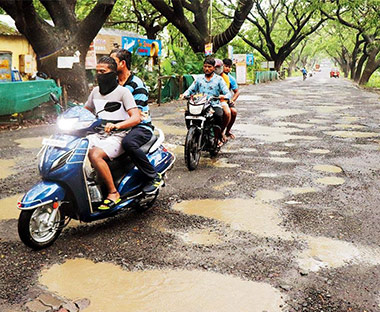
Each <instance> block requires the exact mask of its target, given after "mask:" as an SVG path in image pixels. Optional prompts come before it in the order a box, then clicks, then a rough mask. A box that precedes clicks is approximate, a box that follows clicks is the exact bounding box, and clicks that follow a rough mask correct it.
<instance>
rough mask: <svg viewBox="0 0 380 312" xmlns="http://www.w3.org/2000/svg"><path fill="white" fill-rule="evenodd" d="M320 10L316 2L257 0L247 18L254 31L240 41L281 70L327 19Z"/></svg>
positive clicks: (309, 0) (302, 0)
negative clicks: (295, 51) (285, 62)
mask: <svg viewBox="0 0 380 312" xmlns="http://www.w3.org/2000/svg"><path fill="white" fill-rule="evenodd" d="M225 1H227V0H225ZM229 3H231V0H229ZM321 6H322V5H321V4H320V3H319V1H317V0H293V1H286V0H271V1H262V0H254V10H252V11H251V13H250V14H249V15H248V17H247V20H248V21H249V22H250V23H251V25H252V26H253V27H251V28H250V29H249V30H248V31H246V32H244V33H241V34H240V37H241V38H242V39H243V40H244V41H245V42H246V43H247V44H248V45H249V46H251V47H252V48H254V49H255V50H256V51H258V52H259V53H260V54H261V55H263V56H264V57H265V58H266V60H268V61H274V62H275V69H276V70H280V68H281V66H282V63H283V62H284V61H285V59H286V58H287V57H288V56H289V55H290V54H291V53H292V51H294V50H295V49H296V48H297V47H298V45H299V44H300V43H301V42H302V41H303V40H305V39H306V38H307V37H308V36H310V35H311V34H313V33H314V32H315V31H316V30H317V29H318V28H319V27H320V26H321V25H322V24H323V23H324V22H325V21H326V20H327V19H328V18H327V17H326V16H323V15H322V13H321V12H320V10H319V9H320V8H321Z"/></svg>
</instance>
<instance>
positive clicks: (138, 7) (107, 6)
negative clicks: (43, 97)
mask: <svg viewBox="0 0 380 312" xmlns="http://www.w3.org/2000/svg"><path fill="white" fill-rule="evenodd" d="M0 8H1V9H2V10H3V11H4V12H5V13H6V14H8V15H10V16H11V17H12V18H13V19H14V20H15V22H16V27H17V29H18V30H19V32H20V33H22V34H23V35H24V36H25V37H26V38H27V40H28V41H29V42H30V43H31V45H32V47H33V49H34V51H35V53H36V54H37V66H38V70H40V71H43V72H46V73H47V74H48V75H49V76H50V77H52V78H54V79H57V78H59V79H60V81H61V84H63V85H65V86H66V88H67V90H68V93H69V96H70V97H71V98H77V99H79V100H84V99H85V98H86V97H87V94H88V86H87V81H86V76H85V65H84V64H85V56H86V53H87V50H88V47H89V45H90V43H91V42H92V40H93V39H94V38H95V36H96V34H97V33H98V32H99V30H100V29H101V27H116V28H122V29H127V30H134V31H137V32H139V33H143V34H145V35H146V36H147V37H148V38H150V39H156V38H158V37H159V36H161V35H162V33H163V31H166V33H169V37H170V41H171V46H172V47H173V53H174V54H175V51H174V49H175V46H176V45H178V46H181V47H182V49H183V51H186V53H187V54H188V51H189V50H190V49H191V50H192V51H193V52H194V53H202V52H203V51H204V46H205V44H206V43H209V42H212V43H213V50H214V53H218V50H219V53H220V54H222V53H223V54H224V55H225V54H226V45H227V44H228V43H230V42H233V44H234V46H236V47H237V49H236V50H237V52H239V49H240V51H242V52H243V51H252V50H255V51H256V52H258V53H259V54H260V55H261V57H262V58H264V59H266V60H268V61H274V63H275V69H276V70H280V69H281V68H282V67H283V66H284V65H286V66H287V68H288V71H289V73H290V74H291V71H292V70H293V69H294V68H296V66H297V65H299V64H300V63H301V64H302V65H305V64H306V63H307V62H310V59H311V58H313V57H314V58H315V57H316V56H318V55H320V54H321V53H322V52H323V53H324V54H327V55H329V57H330V58H332V59H333V60H334V61H335V62H336V63H338V64H339V65H340V67H341V68H342V70H343V72H344V73H345V75H346V76H350V77H351V78H352V79H353V80H355V81H357V82H359V83H360V84H365V83H366V82H368V79H369V78H370V76H371V75H372V74H373V73H374V72H375V71H376V69H378V68H379V67H380V58H379V56H378V55H379V52H380V44H379V39H380V38H379V27H380V26H379V25H378V20H379V12H380V4H379V1H378V0H366V1H361V0H332V1H319V0H293V1H287V0H214V1H211V0H170V1H169V0H143V1H137V0H65V1H63V0H57V1H49V0H23V1H12V0H0ZM47 20H51V21H52V22H53V24H51V23H48V22H47ZM75 51H79V52H80V63H78V64H75V65H74V67H73V69H72V70H67V69H65V70H62V69H58V68H57V66H56V64H57V58H58V57H59V56H72V55H73V54H74V53H75ZM177 52H178V49H177ZM186 53H185V54H186Z"/></svg>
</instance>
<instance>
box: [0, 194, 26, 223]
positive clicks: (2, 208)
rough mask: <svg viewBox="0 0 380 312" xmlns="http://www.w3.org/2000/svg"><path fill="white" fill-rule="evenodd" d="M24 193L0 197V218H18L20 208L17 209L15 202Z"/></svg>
mask: <svg viewBox="0 0 380 312" xmlns="http://www.w3.org/2000/svg"><path fill="white" fill-rule="evenodd" d="M23 195H24V194H18V195H14V196H11V197H6V198H3V199H0V220H7V219H18V217H19V215H20V210H19V209H17V203H18V202H19V201H20V200H21V198H22V196H23Z"/></svg>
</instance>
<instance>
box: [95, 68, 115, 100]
mask: <svg viewBox="0 0 380 312" xmlns="http://www.w3.org/2000/svg"><path fill="white" fill-rule="evenodd" d="M96 79H97V80H98V84H99V92H100V94H101V95H106V94H108V93H110V92H112V91H113V90H115V89H116V87H117V86H118V82H117V74H116V73H115V72H109V73H106V74H97V75H96Z"/></svg>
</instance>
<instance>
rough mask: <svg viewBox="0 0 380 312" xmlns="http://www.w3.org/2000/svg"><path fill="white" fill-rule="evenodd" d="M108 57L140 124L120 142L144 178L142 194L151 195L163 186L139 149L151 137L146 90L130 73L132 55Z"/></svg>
mask: <svg viewBox="0 0 380 312" xmlns="http://www.w3.org/2000/svg"><path fill="white" fill-rule="evenodd" d="M110 56H111V57H112V58H113V59H114V60H115V61H116V63H117V75H118V80H119V84H120V85H121V86H124V87H126V88H127V89H128V90H129V91H131V93H132V95H133V97H134V99H135V102H136V105H137V107H138V108H139V111H140V118H141V123H140V124H138V125H137V126H136V127H134V128H133V129H131V131H130V132H129V133H128V135H126V136H125V137H124V139H123V141H122V145H123V149H124V150H125V152H126V153H127V154H128V155H129V156H130V157H131V159H132V161H133V162H134V164H135V165H136V166H137V168H138V169H139V170H140V172H141V173H143V174H144V175H145V177H146V181H147V183H146V185H145V186H144V187H143V189H142V190H143V192H144V193H146V194H152V193H154V192H156V190H157V189H158V187H159V186H161V185H162V184H163V181H162V177H161V174H160V173H157V172H156V170H155V168H154V166H153V165H152V164H151V163H150V162H149V160H148V158H147V156H146V154H145V153H144V152H143V151H142V150H141V149H140V147H141V146H143V145H144V144H145V143H147V142H148V141H149V140H150V139H151V138H152V136H153V129H154V127H153V125H152V121H151V117H150V111H149V105H148V90H147V88H146V86H145V84H144V83H143V81H142V80H141V79H140V78H138V77H137V76H136V75H134V74H133V73H131V63H132V54H131V53H130V52H129V51H128V50H125V49H115V50H112V51H111V53H110Z"/></svg>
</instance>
